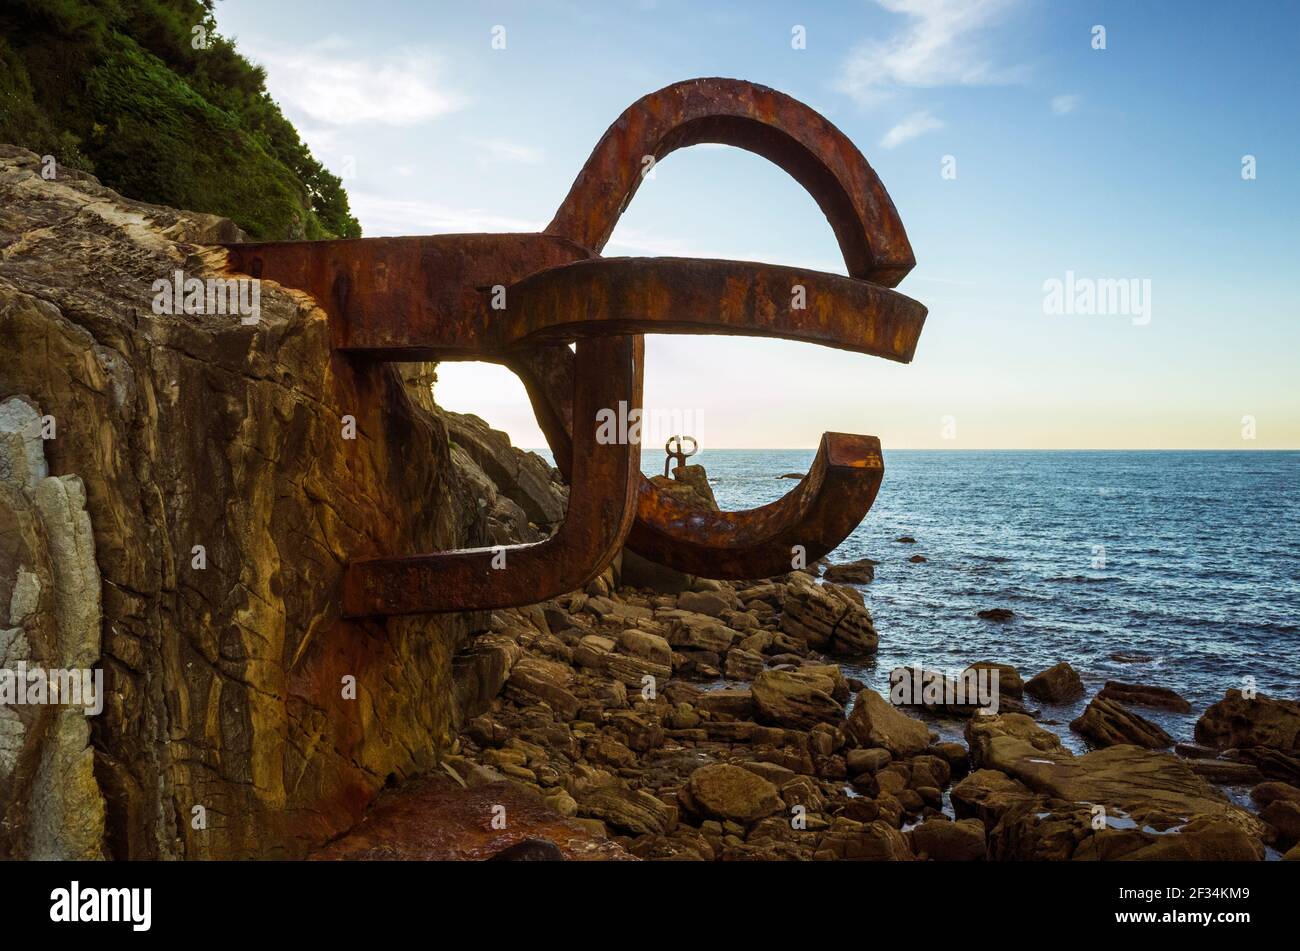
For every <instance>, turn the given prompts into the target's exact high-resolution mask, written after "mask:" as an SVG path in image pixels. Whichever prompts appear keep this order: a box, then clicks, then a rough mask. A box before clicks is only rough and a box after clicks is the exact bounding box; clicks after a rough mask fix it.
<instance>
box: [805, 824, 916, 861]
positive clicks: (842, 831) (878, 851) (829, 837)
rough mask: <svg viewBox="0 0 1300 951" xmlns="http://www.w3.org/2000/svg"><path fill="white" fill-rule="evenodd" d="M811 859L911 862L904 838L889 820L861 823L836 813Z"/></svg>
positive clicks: (913, 856) (910, 849) (909, 849)
mask: <svg viewBox="0 0 1300 951" xmlns="http://www.w3.org/2000/svg"><path fill="white" fill-rule="evenodd" d="M813 858H814V859H818V860H823V861H825V860H830V861H836V860H838V861H850V862H911V861H913V860H914V859H915V858H916V856H915V855H914V854H913V852H912V847H911V846H910V845H909V844H908V841H907V837H906V836H905V835H903V833H902V832H900V831H899V830H898V829H896V828H894V827H893V826H892V825H890V824H889V823H888V822H885V821H883V820H880V819H876V820H874V821H872V822H868V823H862V822H857V821H855V820H852V819H846V818H844V817H842V816H837V817H836V818H835V821H834V822H833V823H832V824H831V828H830V830H829V831H827V832H826V834H825V835H823V836H822V838H821V841H820V842H819V843H818V845H817V851H816V852H815V853H814V854H813Z"/></svg>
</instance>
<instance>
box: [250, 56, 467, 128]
mask: <svg viewBox="0 0 1300 951" xmlns="http://www.w3.org/2000/svg"><path fill="white" fill-rule="evenodd" d="M348 49H349V47H348V46H347V44H346V43H344V42H342V41H340V40H328V41H325V42H321V43H317V44H313V45H311V46H307V47H302V48H297V47H294V48H289V47H282V46H263V45H252V46H251V55H252V56H253V58H255V59H256V60H257V62H259V63H261V64H262V65H263V66H265V67H266V82H267V87H268V89H269V90H270V92H271V95H272V97H273V98H275V99H276V100H278V101H279V102H280V103H281V104H282V105H284V106H286V107H287V108H289V109H291V110H292V111H294V112H296V113H298V114H300V115H302V116H305V117H307V118H308V119H311V120H313V121H315V122H320V123H325V124H328V125H333V126H346V125H354V124H358V123H365V122H374V123H380V124H383V125H393V126H411V125H416V124H418V123H421V122H427V121H428V120H430V119H436V118H438V117H439V116H442V115H446V114H447V113H449V112H454V111H456V110H457V109H460V108H461V107H463V106H464V105H465V103H466V101H467V100H466V97H464V96H463V95H462V94H460V93H459V92H457V91H456V90H454V89H452V88H451V87H450V86H449V85H448V84H447V83H446V82H445V80H444V79H443V75H444V73H445V72H446V66H445V64H444V63H443V61H442V60H441V59H440V58H439V57H438V56H437V55H436V54H434V53H433V52H432V51H430V50H406V51H401V52H396V53H391V54H386V55H385V56H383V57H382V58H380V59H374V60H370V59H364V58H360V57H350V56H348V55H347V54H348Z"/></svg>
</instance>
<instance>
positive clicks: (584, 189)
mask: <svg viewBox="0 0 1300 951" xmlns="http://www.w3.org/2000/svg"><path fill="white" fill-rule="evenodd" d="M705 142H710V143H720V144H725V145H732V146H736V147H738V148H742V149H746V150H748V151H751V152H754V153H757V154H758V155H761V156H763V157H765V158H767V159H769V160H770V161H772V162H774V163H775V164H776V165H778V166H779V167H781V168H782V169H784V170H785V171H786V172H788V173H789V174H790V175H791V176H792V177H793V178H794V179H795V180H796V181H798V182H799V183H800V184H801V185H803V187H804V188H805V189H806V190H807V191H808V193H809V194H810V195H811V196H812V197H813V198H814V199H815V200H816V202H817V204H818V206H819V207H820V208H821V210H822V211H823V212H824V213H825V215H826V218H827V220H828V221H829V222H830V224H831V228H832V229H833V230H834V232H835V235H836V238H837V240H838V242H839V246H840V251H841V253H842V254H843V256H844V263H845V266H846V269H847V270H848V273H849V276H848V277H842V276H839V275H835V274H827V273H823V272H820V271H813V270H809V269H806V268H791V267H781V266H778V265H772V264H756V263H752V262H747V261H721V260H704V259H696V258H670V257H661V258H602V257H601V256H600V251H601V249H602V248H604V246H605V243H606V242H607V241H608V240H609V236H610V234H611V233H612V232H613V230H614V226H615V224H616V223H617V222H618V219H619V216H620V215H621V214H622V212H623V210H624V209H625V208H626V207H627V205H628V202H630V201H631V199H632V196H633V195H634V194H635V193H636V190H637V187H638V186H639V185H640V184H641V180H642V178H643V177H644V175H645V174H646V173H647V171H648V170H649V169H650V168H653V166H654V163H655V162H657V161H659V160H660V159H662V158H663V157H664V156H666V155H668V154H669V153H671V152H673V151H675V150H676V149H679V148H683V147H685V146H689V145H697V144H700V143H705ZM227 248H228V251H229V257H230V267H231V268H232V269H233V270H236V271H242V272H244V273H247V274H251V275H252V276H254V277H259V278H266V279H270V280H274V281H277V282H279V283H281V284H285V285H287V286H290V287H296V288H300V289H302V290H305V291H308V292H309V293H311V294H312V295H313V296H314V297H315V298H316V299H317V301H318V302H319V303H320V305H321V307H322V308H323V309H324V310H325V311H326V313H327V314H328V316H329V319H330V327H331V334H332V345H333V346H334V348H335V349H337V350H341V351H344V352H347V353H351V354H354V355H357V356H360V357H367V358H370V359H375V360H394V361H418V360H440V361H441V360H486V361H492V362H497V363H501V364H503V365H505V366H507V367H509V368H510V369H511V370H513V371H514V372H515V373H516V374H517V375H518V376H519V377H520V378H521V379H522V380H523V382H524V385H525V388H526V389H527V391H528V395H529V399H530V401H531V402H532V404H533V409H534V412H535V413H536V414H537V418H538V422H539V424H540V425H541V428H542V431H543V432H544V433H545V435H546V439H547V442H548V443H549V444H550V446H551V450H552V452H553V453H554V455H555V461H556V464H557V466H558V467H559V469H560V471H561V473H562V474H563V475H564V476H565V478H566V479H567V480H568V482H569V485H570V494H569V508H568V512H567V514H566V517H565V521H564V523H563V525H562V526H561V527H560V528H559V529H558V530H557V532H556V533H555V535H553V536H552V537H551V538H549V539H547V540H545V541H542V542H537V543H534V544H531V545H516V546H508V547H505V548H496V549H476V550H465V551H452V552H441V553H434V554H419V555H406V556H395V557H377V558H365V559H360V560H356V561H353V562H352V563H351V564H349V566H348V569H347V573H346V576H345V578H344V588H343V610H344V613H345V614H347V615H349V616H371V615H387V614H413V613H422V612H438V611H465V610H478V609H487V608H498V607H508V606H514V605H523V604H533V603H536V602H538V601H543V600H546V599H547V598H551V597H554V596H555V595H558V594H562V593H564V592H566V591H571V590H574V589H575V588H578V587H581V586H582V585H583V584H585V583H586V582H588V581H590V580H591V579H592V578H594V577H596V576H597V575H598V574H600V573H601V572H602V571H604V569H605V568H606V567H607V566H608V565H609V563H610V562H611V561H612V560H613V558H614V556H615V555H616V554H617V553H618V551H619V549H620V547H622V546H623V545H624V544H626V546H627V547H628V548H631V549H632V550H633V551H636V552H637V553H638V554H641V555H643V556H645V557H647V558H650V559H652V560H654V561H657V562H659V563H661V564H664V565H668V566H670V567H673V568H677V569H679V570H681V571H686V572H690V573H693V574H698V575H702V576H706V577H713V578H763V577H769V576H772V575H776V574H781V573H784V572H786V571H789V570H790V568H791V566H792V561H793V559H794V558H795V557H796V553H799V554H802V556H803V557H804V558H805V559H806V561H807V563H811V562H813V561H814V560H816V559H817V558H820V557H822V556H823V555H825V554H827V553H828V552H830V551H831V550H833V549H834V548H835V547H836V546H837V545H838V544H839V543H840V542H841V541H843V540H844V538H845V537H847V536H848V534H849V533H850V532H851V531H853V529H854V528H855V527H856V526H857V525H858V523H859V522H861V520H862V518H863V517H864V516H865V515H866V513H867V511H868V510H869V509H870V507H871V504H872V502H873V501H874V500H875V497H876V493H877V491H878V490H879V488H880V481H881V477H882V475H883V473H884V465H883V462H882V460H881V455H880V443H879V441H878V440H877V439H876V438H875V437H872V436H854V435H848V434H844V433H826V434H824V435H823V436H822V440H821V445H820V446H819V448H818V451H817V456H816V458H815V460H814V462H813V465H812V468H811V469H810V470H809V472H808V474H807V475H806V476H805V477H804V478H803V480H802V481H800V482H799V484H798V485H796V486H795V487H794V488H793V489H792V490H791V491H790V492H789V493H788V494H787V495H786V496H785V497H783V498H781V499H779V500H777V501H776V502H773V503H771V504H770V505H765V506H762V507H761V508H756V509H750V510H747V511H742V512H711V511H703V510H700V509H695V508H691V507H688V506H686V505H685V504H683V503H682V502H679V501H678V500H676V499H674V498H673V497H672V496H671V495H670V494H669V493H668V492H666V491H663V490H661V489H660V488H659V487H658V486H656V485H654V484H653V483H652V482H650V481H649V480H648V479H645V478H644V477H643V476H642V475H641V473H640V468H639V464H640V453H639V449H640V447H639V445H637V444H636V443H635V442H633V441H632V440H631V439H629V438H627V434H626V433H620V435H619V438H615V439H612V440H611V439H608V438H604V437H605V436H606V435H607V433H606V431H605V430H602V428H601V418H602V417H603V416H606V417H607V415H608V413H609V412H615V413H622V415H621V416H620V418H621V419H626V418H628V417H629V416H630V415H631V412H632V411H633V410H638V409H640V408H641V390H642V372H643V368H642V358H643V353H644V351H643V345H642V338H641V335H642V334H646V333H674V334H739V335H747V336H764V337H780V338H784V339H787V340H801V341H806V342H809V343H816V344H821V345H822V346H827V347H834V348H837V349H841V350H851V351H855V352H858V353H866V354H871V355H873V356H879V357H884V358H885V359H888V360H895V361H898V362H901V363H907V362H910V361H911V359H912V355H913V353H914V351H915V349H916V343H917V340H918V338H919V337H920V333H921V328H922V326H923V325H924V323H925V316H926V309H925V307H924V306H923V305H922V304H920V303H918V302H917V301H915V300H912V299H911V298H909V297H906V296H904V295H903V294H900V293H898V292H897V291H894V290H892V289H891V288H893V287H894V286H895V285H896V284H897V283H898V282H899V281H901V280H902V279H903V277H904V276H905V275H906V274H907V273H908V272H909V271H910V270H911V269H912V267H913V265H914V264H915V259H914V257H913V255H912V249H911V246H910V245H909V243H908V241H907V235H906V233H905V232H904V230H903V224H902V222H901V221H900V220H899V218H898V213H897V212H896V211H895V210H894V205H893V202H892V201H891V200H890V198H889V195H888V194H887V193H886V191H885V189H884V186H883V185H881V183H880V180H879V178H877V176H876V174H875V172H874V171H873V170H872V169H871V166H870V165H868V164H867V161H866V159H865V158H863V156H862V153H861V152H859V151H858V149H857V148H856V147H855V146H854V145H853V143H852V142H850V141H849V140H848V139H847V138H846V137H845V136H844V134H843V133H841V132H840V131H839V130H838V129H836V128H835V127H834V126H833V125H831V123H830V122H828V121H827V120H826V119H825V118H824V117H823V116H821V115H819V114H818V113H816V112H814V111H813V110H811V109H809V108H808V107H807V106H805V105H803V104H802V103H800V102H797V101H795V100H794V99H791V98H790V97H789V96H786V95H783V94H782V93H779V92H776V91H775V90H772V89H768V88H766V87H764V86H757V85H754V84H753V83H748V82H743V81H740V80H734V79H695V80H688V81H686V82H681V83H676V84H674V85H672V86H668V87H666V88H664V89H661V90H659V91H658V92H655V93H651V94H650V95H648V96H645V97H644V98H642V99H640V100H638V101H637V102H636V103H634V104H633V105H632V106H631V107H629V108H628V109H627V111H625V112H624V113H623V115H621V116H620V117H619V118H618V120H617V121H616V122H615V123H614V124H613V125H612V126H610V128H609V130H608V131H607V132H606V133H605V135H604V137H603V138H602V139H601V140H600V142H599V143H598V144H597V146H596V148H595V150H594V151H593V152H592V154H591V157H590V158H589V159H588V160H587V163H586V165H585V166H583V169H582V171H581V172H579V174H578V177H577V180H576V181H575V182H574V183H573V187H572V188H571V189H570V190H569V194H568V196H567V197H566V198H565V200H564V202H563V204H561V206H560V209H559V211H558V212H556V215H555V218H554V220H552V221H551V223H550V224H549V225H548V226H547V228H546V230H545V231H543V232H541V233H540V234H444V235H429V236H421V237H409V238H359V239H351V240H342V241H277V242H265V243H255V244H233V245H227ZM573 341H576V342H577V346H576V351H574V350H570V349H569V346H568V344H569V343H570V342H573Z"/></svg>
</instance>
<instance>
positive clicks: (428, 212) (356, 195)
mask: <svg viewBox="0 0 1300 951" xmlns="http://www.w3.org/2000/svg"><path fill="white" fill-rule="evenodd" d="M348 201H349V204H350V205H351V208H352V213H353V214H355V215H356V216H357V220H358V221H359V222H361V227H362V229H363V230H364V231H365V233H366V234H367V235H368V236H370V237H388V236H393V235H405V234H459V233H466V232H469V233H475V232H482V231H541V230H542V229H543V228H544V227H546V222H545V221H537V220H533V219H529V218H512V217H510V216H508V215H501V214H497V213H496V212H493V211H488V210H486V209H483V208H457V207H454V206H451V205H444V204H441V203H438V202H429V201H420V200H418V199H407V198H388V197H385V196H383V195H375V194H372V193H369V192H363V191H352V192H350V193H349V195H348Z"/></svg>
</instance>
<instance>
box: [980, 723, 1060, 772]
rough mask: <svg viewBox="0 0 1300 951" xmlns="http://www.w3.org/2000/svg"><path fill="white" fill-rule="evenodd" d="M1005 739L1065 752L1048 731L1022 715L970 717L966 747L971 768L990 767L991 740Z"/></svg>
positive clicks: (1045, 750) (1058, 741)
mask: <svg viewBox="0 0 1300 951" xmlns="http://www.w3.org/2000/svg"><path fill="white" fill-rule="evenodd" d="M1004 736H1010V737H1014V738H1015V739H1017V740H1022V741H1024V742H1025V743H1027V744H1028V745H1029V746H1031V747H1032V748H1034V749H1036V750H1040V751H1042V752H1060V751H1063V750H1064V747H1063V746H1061V738H1060V737H1059V736H1057V735H1056V734H1055V733H1053V732H1052V731H1051V730H1045V729H1043V728H1042V727H1041V726H1039V725H1038V724H1037V723H1036V722H1035V721H1034V719H1033V717H1030V716H1027V715H1025V714H1023V713H1002V714H998V715H997V716H978V717H972V718H971V719H970V720H969V721H968V722H967V724H966V744H967V746H969V747H970V761H971V765H972V766H974V767H975V768H976V769H982V768H984V767H985V766H987V765H989V764H988V759H989V752H990V750H991V747H992V743H993V741H994V740H995V739H997V738H998V737H1004Z"/></svg>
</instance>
